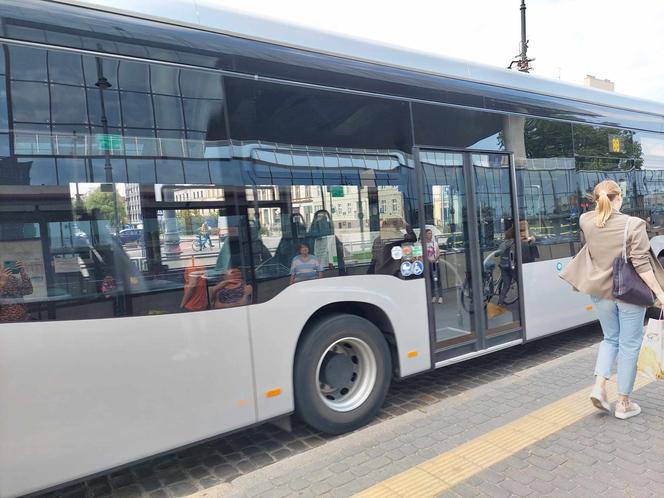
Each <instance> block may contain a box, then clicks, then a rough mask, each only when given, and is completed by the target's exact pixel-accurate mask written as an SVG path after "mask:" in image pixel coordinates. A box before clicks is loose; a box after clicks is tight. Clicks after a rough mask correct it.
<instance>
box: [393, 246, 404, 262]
mask: <svg viewBox="0 0 664 498" xmlns="http://www.w3.org/2000/svg"><path fill="white" fill-rule="evenodd" d="M402 257H403V251H402V250H401V246H394V247H393V248H392V259H401V258H402Z"/></svg>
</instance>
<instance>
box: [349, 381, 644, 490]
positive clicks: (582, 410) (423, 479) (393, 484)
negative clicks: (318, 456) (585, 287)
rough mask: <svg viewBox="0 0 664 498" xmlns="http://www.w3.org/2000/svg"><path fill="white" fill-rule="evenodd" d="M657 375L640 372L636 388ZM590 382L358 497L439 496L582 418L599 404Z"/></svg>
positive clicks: (609, 386)
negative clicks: (594, 401) (594, 400)
mask: <svg viewBox="0 0 664 498" xmlns="http://www.w3.org/2000/svg"><path fill="white" fill-rule="evenodd" d="M651 382H652V381H651V380H649V379H646V378H645V377H642V376H639V377H638V378H637V380H636V384H635V386H634V389H635V390H636V389H640V388H642V387H643V386H645V385H647V384H650V383H651ZM590 389H591V388H590V387H589V388H587V389H582V390H581V391H578V392H576V393H574V394H571V395H570V396H567V397H565V398H562V399H560V400H558V401H556V402H554V403H551V404H550V405H547V406H545V407H544V408H540V409H539V410H535V411H534V412H532V413H529V414H528V415H525V416H523V417H521V418H519V419H517V420H514V421H513V422H510V423H509V424H507V425H504V426H502V427H500V428H499V429H495V430H493V431H491V432H487V433H486V434H483V435H482V436H479V437H477V438H475V439H473V440H471V441H468V442H467V443H464V444H462V445H461V446H457V447H456V448H454V449H452V450H450V451H447V452H445V453H443V454H441V455H438V456H437V457H435V458H432V459H431V460H427V461H426V462H423V463H421V464H419V465H416V466H415V467H412V468H410V469H408V470H406V471H405V472H402V473H401V474H397V475H396V476H394V477H391V478H389V479H387V480H385V481H383V482H380V483H378V484H376V485H375V486H372V487H371V488H368V489H366V490H364V491H362V492H361V493H358V494H357V495H355V496H357V497H362V498H370V497H429V496H437V495H439V494H441V493H443V492H445V491H447V490H449V489H451V488H452V487H454V486H456V485H457V484H460V483H461V482H462V481H465V480H466V479H468V478H469V477H472V476H474V475H475V474H478V473H479V472H482V471H483V470H485V469H488V468H489V467H491V466H492V465H494V464H496V463H498V462H500V461H501V460H504V459H506V458H508V457H510V456H512V455H514V454H515V453H517V452H519V451H521V450H523V449H524V448H527V447H528V446H530V445H532V444H534V443H536V442H538V441H541V440H542V439H544V438H546V437H547V436H550V435H551V434H553V433H555V432H558V431H560V430H561V429H564V428H565V427H567V426H569V425H572V424H574V423H575V422H578V421H579V420H581V419H582V418H583V417H585V416H587V415H590V414H591V413H593V412H595V411H596V410H597V409H596V408H595V407H593V406H592V404H591V403H590V401H589V399H588V396H589V392H590ZM607 391H608V393H609V398H610V399H614V398H615V397H616V387H615V383H613V382H610V383H608V384H607Z"/></svg>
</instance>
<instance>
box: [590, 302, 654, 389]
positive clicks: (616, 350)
mask: <svg viewBox="0 0 664 498" xmlns="http://www.w3.org/2000/svg"><path fill="white" fill-rule="evenodd" d="M592 301H593V303H594V304H595V312H596V313H597V317H598V318H599V323H600V325H601V326H602V332H603V333H604V340H603V341H602V342H601V343H600V345H599V353H598V354H597V363H596V365H595V375H601V376H602V377H605V378H607V379H608V378H609V377H611V370H612V368H613V363H614V362H615V361H616V356H617V357H618V394H623V395H625V396H629V395H630V394H631V393H632V389H633V388H634V380H635V379H636V361H637V360H638V359H639V351H640V349H641V341H642V340H643V320H644V318H645V316H646V308H644V307H643V306H637V305H635V304H628V303H622V302H618V301H611V300H609V299H599V298H596V297H593V298H592Z"/></svg>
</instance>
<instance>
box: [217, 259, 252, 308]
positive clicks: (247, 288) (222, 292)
mask: <svg viewBox="0 0 664 498" xmlns="http://www.w3.org/2000/svg"><path fill="white" fill-rule="evenodd" d="M252 292H253V287H252V286H251V285H249V284H247V283H246V282H245V281H244V279H243V278H242V272H241V271H240V269H239V268H237V267H231V268H229V269H228V270H227V271H226V274H225V275H224V278H223V280H222V281H221V282H219V283H218V284H217V285H215V286H214V287H213V288H212V290H211V291H210V293H211V294H212V307H213V308H214V309H223V308H234V307H236V306H244V305H247V304H251V294H252Z"/></svg>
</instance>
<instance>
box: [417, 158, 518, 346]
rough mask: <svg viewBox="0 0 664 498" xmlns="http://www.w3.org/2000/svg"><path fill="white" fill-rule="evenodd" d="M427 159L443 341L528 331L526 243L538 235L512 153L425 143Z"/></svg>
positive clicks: (438, 339) (429, 235)
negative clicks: (521, 207)
mask: <svg viewBox="0 0 664 498" xmlns="http://www.w3.org/2000/svg"><path fill="white" fill-rule="evenodd" d="M419 162H420V167H421V170H422V172H423V178H424V218H425V229H424V230H425V233H424V235H423V237H422V240H423V243H424V248H425V251H426V256H427V258H426V259H427V262H428V264H427V275H428V280H429V289H430V293H429V301H430V302H429V307H430V310H431V317H432V326H433V330H434V337H435V339H434V342H435V347H436V349H438V350H442V349H447V350H450V351H452V350H454V349H455V348H456V347H459V348H460V349H459V350H460V351H461V350H463V351H462V352H460V353H459V354H464V353H466V352H472V351H477V350H481V349H486V348H488V347H491V346H494V345H496V344H499V343H501V342H507V341H510V340H513V339H514V337H515V333H516V335H518V336H519V337H520V328H521V303H520V299H519V297H520V296H519V261H520V260H519V258H520V247H521V245H523V244H527V243H529V240H530V239H529V230H528V224H527V222H526V221H523V222H519V221H518V218H517V216H516V214H517V213H516V210H515V203H514V199H515V196H514V192H513V188H514V187H513V178H514V172H513V170H512V167H511V165H510V160H509V156H508V155H506V154H476V153H470V152H448V151H444V150H431V149H426V150H422V149H421V150H419ZM476 296H479V297H477V298H476ZM450 354H452V353H450Z"/></svg>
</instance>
